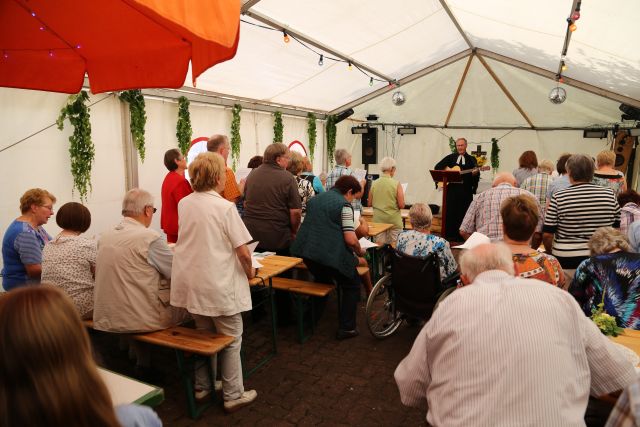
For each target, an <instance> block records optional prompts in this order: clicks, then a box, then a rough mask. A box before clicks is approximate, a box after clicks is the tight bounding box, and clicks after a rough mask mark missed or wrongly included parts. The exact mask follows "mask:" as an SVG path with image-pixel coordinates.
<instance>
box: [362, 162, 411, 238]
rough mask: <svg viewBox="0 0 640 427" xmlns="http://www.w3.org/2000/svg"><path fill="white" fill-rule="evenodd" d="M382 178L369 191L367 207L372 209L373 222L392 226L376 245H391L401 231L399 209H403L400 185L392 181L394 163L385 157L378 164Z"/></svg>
mask: <svg viewBox="0 0 640 427" xmlns="http://www.w3.org/2000/svg"><path fill="white" fill-rule="evenodd" d="M380 170H381V171H382V176H381V177H380V178H378V179H376V180H375V181H374V182H373V185H372V186H371V191H369V200H368V204H369V206H371V207H373V222H379V223H383V224H393V228H392V229H390V230H389V231H388V232H387V233H383V234H381V235H380V236H378V238H377V239H376V242H378V243H383V244H384V243H393V242H395V241H396V240H397V238H398V234H400V232H401V231H402V216H401V215H400V209H402V208H404V191H403V190H402V185H400V183H399V182H398V181H397V180H395V179H393V176H394V175H395V174H396V161H395V160H394V159H392V158H391V157H385V158H384V159H382V161H381V162H380Z"/></svg>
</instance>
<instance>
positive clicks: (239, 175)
mask: <svg viewBox="0 0 640 427" xmlns="http://www.w3.org/2000/svg"><path fill="white" fill-rule="evenodd" d="M252 170H253V169H251V168H239V169H238V170H237V171H236V181H237V182H238V184H240V181H242V180H243V179H245V178H247V177H248V176H249V174H250V173H251V171H252Z"/></svg>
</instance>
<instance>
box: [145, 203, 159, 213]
mask: <svg viewBox="0 0 640 427" xmlns="http://www.w3.org/2000/svg"><path fill="white" fill-rule="evenodd" d="M145 208H151V209H153V213H156V212H158V208H154V207H153V206H151V205H147V206H145Z"/></svg>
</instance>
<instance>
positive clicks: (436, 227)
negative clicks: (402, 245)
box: [362, 207, 442, 235]
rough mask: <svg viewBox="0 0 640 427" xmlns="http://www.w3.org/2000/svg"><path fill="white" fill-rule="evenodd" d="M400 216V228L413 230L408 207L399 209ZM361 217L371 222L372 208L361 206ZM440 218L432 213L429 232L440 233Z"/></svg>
mask: <svg viewBox="0 0 640 427" xmlns="http://www.w3.org/2000/svg"><path fill="white" fill-rule="evenodd" d="M400 216H401V217H402V228H404V229H405V230H413V225H412V224H411V220H410V219H409V209H400ZM362 217H363V218H364V219H365V220H367V222H368V223H372V222H373V208H371V207H363V208H362ZM441 224H442V218H441V217H440V215H433V218H432V220H431V232H432V233H433V234H437V235H440V234H441V233H440V232H441Z"/></svg>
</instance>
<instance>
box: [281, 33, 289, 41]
mask: <svg viewBox="0 0 640 427" xmlns="http://www.w3.org/2000/svg"><path fill="white" fill-rule="evenodd" d="M282 37H283V39H284V42H285V43H289V41H290V39H289V34H287V32H286V31H285V30H282Z"/></svg>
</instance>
